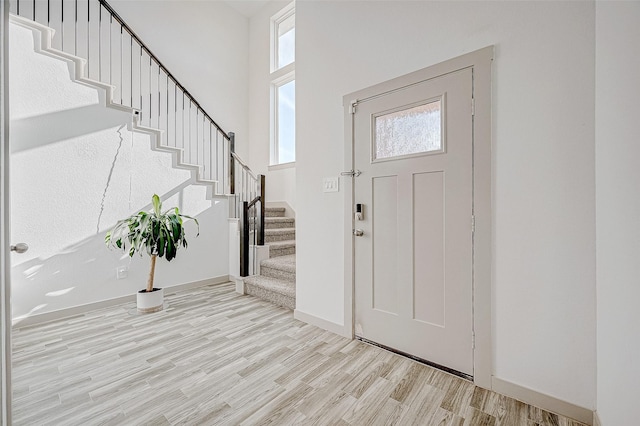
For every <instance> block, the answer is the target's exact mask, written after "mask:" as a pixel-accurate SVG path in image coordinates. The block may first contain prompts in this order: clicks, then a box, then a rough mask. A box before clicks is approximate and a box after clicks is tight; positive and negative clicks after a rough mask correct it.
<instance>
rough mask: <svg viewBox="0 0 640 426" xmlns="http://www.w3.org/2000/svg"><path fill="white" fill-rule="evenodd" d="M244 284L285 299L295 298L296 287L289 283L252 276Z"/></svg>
mask: <svg viewBox="0 0 640 426" xmlns="http://www.w3.org/2000/svg"><path fill="white" fill-rule="evenodd" d="M244 283H245V285H252V286H255V287H259V288H262V289H264V290H269V291H272V292H274V293H278V294H282V295H284V296H287V297H296V285H295V283H292V282H290V281H285V280H281V279H278V278H272V277H265V276H263V275H253V276H251V277H247V278H245V279H244Z"/></svg>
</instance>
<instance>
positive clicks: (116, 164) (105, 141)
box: [9, 25, 228, 321]
mask: <svg viewBox="0 0 640 426" xmlns="http://www.w3.org/2000/svg"><path fill="white" fill-rule="evenodd" d="M9 64H10V67H11V68H10V73H11V77H12V79H11V81H10V87H9V90H10V111H11V123H10V126H11V138H10V144H11V152H12V154H11V159H10V161H11V177H10V181H11V198H12V200H11V238H12V241H16V242H25V243H27V244H29V246H30V249H29V251H28V252H27V253H24V254H21V255H18V254H13V255H12V262H13V263H12V283H11V284H12V309H13V316H14V319H15V320H17V321H19V320H20V319H21V318H25V317H27V316H30V315H35V314H41V313H45V312H51V311H56V310H60V309H65V308H70V307H74V306H79V305H84V304H88V303H93V302H98V301H103V300H108V299H112V298H117V297H120V296H124V295H130V294H132V293H134V292H135V291H136V290H137V289H139V288H142V287H143V286H144V283H145V280H146V276H147V273H148V261H147V259H145V258H144V257H143V258H139V257H134V258H133V259H131V260H130V259H129V258H128V257H126V256H125V255H124V254H123V253H119V252H112V251H109V250H108V249H107V248H106V247H105V245H104V234H105V232H106V230H107V229H108V228H109V227H111V226H113V225H114V224H115V223H116V221H117V220H119V219H122V218H124V217H126V216H128V215H130V214H132V213H135V212H136V211H138V210H140V209H142V208H144V206H146V205H148V204H149V203H150V201H151V196H152V195H153V194H154V193H157V194H159V195H162V194H163V195H164V196H163V201H164V203H165V206H167V207H170V206H179V207H181V210H182V211H183V212H184V213H185V214H188V215H190V216H197V217H198V218H199V220H200V221H201V226H200V233H201V235H200V237H199V238H198V239H193V238H192V239H191V240H189V243H190V247H189V250H186V251H185V252H184V253H180V254H179V255H178V257H177V258H176V260H174V261H172V262H171V265H170V266H171V267H170V268H167V267H166V266H167V265H164V262H159V264H158V268H157V272H156V275H157V282H158V285H160V286H170V285H175V284H181V283H187V282H193V281H199V280H203V279H208V278H213V277H219V276H224V275H226V274H228V238H227V234H228V230H227V214H228V207H227V202H226V201H225V200H217V201H213V202H212V201H211V200H207V197H206V192H207V189H206V188H205V187H203V186H196V185H192V183H193V180H192V177H191V172H189V171H186V170H178V169H174V168H173V157H172V155H171V154H168V153H165V152H156V151H152V150H151V139H150V137H149V136H148V135H144V134H139V133H134V132H130V131H128V130H127V129H126V124H127V123H128V122H129V121H130V120H131V116H130V115H129V114H127V113H124V112H118V111H113V110H110V109H107V108H105V107H103V106H102V105H101V104H100V103H99V96H98V94H97V90H96V89H94V88H90V87H87V86H83V85H80V84H77V83H74V82H73V81H71V79H70V78H69V70H68V67H67V64H65V63H64V62H62V61H59V60H57V59H53V58H50V57H46V56H43V55H38V54H36V53H35V52H34V51H33V40H32V34H31V32H30V31H27V32H24V31H20V28H16V26H15V25H12V26H11V46H10V60H9ZM192 226H193V224H189V223H188V224H187V231H188V234H187V235H195V231H193V232H191V230H190V227H192ZM212 256H213V258H214V259H216V260H219V261H212ZM122 266H126V267H128V276H127V277H126V278H124V279H121V280H116V268H117V267H122Z"/></svg>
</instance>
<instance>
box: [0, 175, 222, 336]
mask: <svg viewBox="0 0 640 426" xmlns="http://www.w3.org/2000/svg"><path fill="white" fill-rule="evenodd" d="M194 189H195V190H196V191H194ZM200 189H203V190H204V188H199V187H193V186H186V185H182V186H181V187H178V188H176V189H175V191H172V192H173V194H172V193H171V192H170V193H168V194H165V195H164V196H162V197H161V198H162V199H163V200H166V201H165V204H166V206H178V207H181V210H183V208H184V211H187V212H189V213H191V214H193V215H194V217H196V218H197V219H198V221H199V223H200V237H198V238H195V236H196V232H197V231H196V226H195V223H193V221H188V222H187V223H186V228H187V240H188V242H189V247H188V248H187V249H186V250H185V249H180V251H179V252H178V256H177V257H176V258H175V259H174V260H172V261H171V263H170V264H168V262H166V261H164V260H163V261H160V262H158V265H157V272H156V284H157V285H158V286H160V287H170V286H172V285H178V284H184V283H188V282H194V281H200V280H204V279H208V278H212V277H216V276H221V275H224V274H225V273H226V272H225V269H224V266H225V264H228V258H227V257H225V256H224V251H225V248H226V245H227V244H228V243H227V239H228V237H227V236H226V234H225V235H222V234H223V233H224V232H223V231H224V229H225V227H224V226H220V223H223V224H225V225H226V220H225V219H226V217H227V214H228V205H227V203H226V201H221V200H217V201H214V202H211V201H209V203H210V204H211V206H210V207H208V208H205V209H204V210H201V211H200V212H196V211H194V210H193V209H192V207H193V206H191V208H190V206H189V205H188V203H184V202H183V203H180V202H179V201H180V200H183V201H184V200H185V198H187V197H199V198H200V199H204V195H205V194H204V192H205V191H199V190H200ZM180 204H182V206H180ZM150 207H151V206H145V207H144V208H143V209H141V210H149V209H150ZM104 236H105V232H100V233H99V234H94V235H91V236H90V237H87V238H85V239H84V240H82V241H80V242H78V243H75V244H72V245H70V246H68V247H66V248H64V249H63V250H60V251H59V252H58V253H56V254H55V255H53V256H50V257H47V258H40V257H38V258H33V259H31V260H29V261H26V262H23V263H20V264H18V265H14V266H13V268H12V271H11V274H12V293H13V294H12V309H13V322H14V325H17V324H19V323H20V321H21V320H23V319H25V318H27V317H30V316H32V315H38V314H42V313H45V312H52V311H57V310H60V309H65V308H71V307H75V306H80V305H85V304H89V303H94V302H99V301H103V300H109V299H113V298H118V297H122V296H127V295H131V294H134V293H135V292H136V291H137V290H139V289H141V288H143V287H144V285H145V283H146V279H147V274H148V270H149V269H148V268H149V257H148V256H146V255H143V256H139V255H134V257H133V258H129V256H128V255H127V254H126V253H124V252H122V251H118V250H110V249H108V248H107V247H106V246H105V244H104ZM215 253H217V254H218V257H222V258H224V262H225V263H222V262H220V263H222V265H216V264H215V263H214V262H212V261H211V258H210V257H209V256H210V255H211V254H215ZM14 256H15V257H14V260H16V259H18V258H19V257H18V256H20V255H15V254H14ZM122 268H124V269H125V271H126V272H125V274H124V275H125V276H124V277H122V279H117V271H118V269H122Z"/></svg>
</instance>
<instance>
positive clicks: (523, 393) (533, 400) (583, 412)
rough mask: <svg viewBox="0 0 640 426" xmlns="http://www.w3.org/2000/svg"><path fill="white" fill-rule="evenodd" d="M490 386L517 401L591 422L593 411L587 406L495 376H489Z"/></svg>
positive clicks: (583, 421) (589, 423)
mask: <svg viewBox="0 0 640 426" xmlns="http://www.w3.org/2000/svg"><path fill="white" fill-rule="evenodd" d="M491 387H492V390H493V391H495V392H498V393H501V394H503V395H506V396H508V397H511V398H514V399H517V400H518V401H522V402H524V403H526V404H529V405H533V406H536V407H539V408H542V409H543V410H547V411H550V412H552V413H556V414H560V415H563V416H565V417H569V418H571V419H574V420H578V421H580V422H582V423H585V424H587V425H590V426H591V425H592V424H593V419H594V416H593V411H592V410H590V409H588V408H584V407H580V406H578V405H575V404H572V403H570V402H567V401H563V400H561V399H558V398H554V397H552V396H549V395H545V394H543V393H540V392H538V391H534V390H531V389H529V388H526V387H524V386H521V385H517V384H515V383H511V382H508V381H506V380H502V379H499V378H497V377H495V376H494V377H492V378H491Z"/></svg>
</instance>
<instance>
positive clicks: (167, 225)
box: [105, 194, 200, 313]
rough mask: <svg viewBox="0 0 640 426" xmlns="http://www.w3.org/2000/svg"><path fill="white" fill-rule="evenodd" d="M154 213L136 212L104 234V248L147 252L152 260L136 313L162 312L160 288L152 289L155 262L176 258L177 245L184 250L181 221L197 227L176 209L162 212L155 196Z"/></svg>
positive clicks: (152, 200) (184, 242) (158, 199)
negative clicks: (158, 259)
mask: <svg viewBox="0 0 640 426" xmlns="http://www.w3.org/2000/svg"><path fill="white" fill-rule="evenodd" d="M151 202H152V205H153V210H152V211H149V212H144V211H142V212H139V213H137V214H134V215H133V216H129V217H128V218H126V219H122V220H120V221H118V223H116V225H115V226H114V227H113V229H112V230H111V231H109V232H107V235H106V236H105V243H106V244H107V247H117V248H119V249H121V250H124V251H127V247H128V250H129V256H130V257H133V255H134V254H135V253H140V255H141V256H142V251H143V250H144V251H146V252H147V254H148V255H149V256H150V257H151V270H150V271H149V280H148V281H147V287H146V288H145V289H142V290H140V291H139V292H138V295H137V305H138V312H141V313H151V312H157V311H160V310H162V307H163V303H164V293H163V290H162V289H161V288H154V287H153V277H154V273H155V268H156V259H157V258H158V257H164V258H165V259H167V261H171V260H172V259H173V258H175V257H176V252H177V250H178V248H179V247H180V245H182V246H183V247H185V248H186V247H187V240H186V239H185V232H184V225H183V218H187V219H193V220H194V221H195V223H196V225H197V226H198V234H197V235H196V237H197V236H198V235H200V231H199V230H200V225H199V224H198V221H197V219H195V218H193V217H191V216H187V215H184V214H181V213H180V211H179V210H178V208H177V207H174V208H171V209H169V210H167V211H165V212H164V213H163V212H162V202H161V201H160V197H158V196H157V195H156V194H154V195H153V197H152V198H151Z"/></svg>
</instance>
